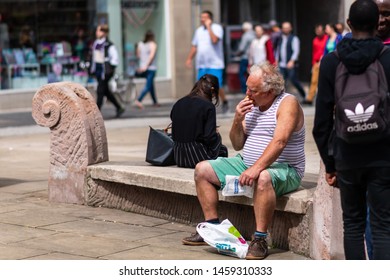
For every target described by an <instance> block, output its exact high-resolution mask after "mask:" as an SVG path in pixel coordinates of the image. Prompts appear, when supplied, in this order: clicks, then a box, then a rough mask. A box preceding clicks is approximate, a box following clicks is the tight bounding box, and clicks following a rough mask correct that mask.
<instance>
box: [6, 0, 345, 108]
mask: <svg viewBox="0 0 390 280" xmlns="http://www.w3.org/2000/svg"><path fill="white" fill-rule="evenodd" d="M352 2H353V1H352V0H336V1H326V0H318V1H309V0H304V1H297V0H276V1H274V0H260V1H259V0H240V1H238V0H67V1H62V0H50V1H49V0H2V1H0V49H1V66H0V67H1V68H0V72H1V89H0V96H1V95H2V94H4V93H9V94H12V93H16V92H20V91H25V92H28V91H30V92H35V91H36V89H37V88H38V87H40V86H41V85H43V84H45V83H47V82H53V81H57V80H58V81H59V80H73V81H75V82H80V83H87V79H88V76H87V74H86V70H85V69H84V68H83V67H82V66H83V64H82V63H80V62H83V61H87V60H88V55H89V52H88V51H89V47H90V45H91V42H93V39H94V34H95V28H96V26H97V24H99V23H108V24H109V26H110V35H109V36H110V40H111V41H113V42H114V44H115V45H116V46H117V49H118V51H119V55H120V58H121V59H120V65H119V66H118V68H117V72H118V73H120V74H123V75H133V74H134V71H135V68H136V62H137V60H136V58H135V48H136V44H137V43H138V42H139V41H141V40H143V36H144V34H145V32H146V31H147V30H152V31H153V32H154V33H155V34H156V40H157V44H158V54H157V64H158V71H157V77H156V86H157V94H159V96H161V97H172V98H178V97H181V96H184V95H186V94H187V93H188V92H189V90H190V89H191V87H192V85H193V83H194V77H195V74H194V69H188V68H187V67H186V66H185V60H186V57H187V55H188V52H189V49H190V46H191V39H192V36H193V32H194V30H195V29H196V28H197V27H198V25H199V15H200V12H201V11H202V10H210V11H212V12H213V13H214V17H215V21H216V22H219V23H221V24H222V25H223V27H224V28H225V31H226V30H230V29H229V27H232V26H235V27H239V26H240V25H241V23H242V22H243V21H251V22H253V23H264V24H266V23H268V22H269V21H270V20H271V19H274V20H276V21H278V22H283V21H291V22H292V24H293V26H294V32H295V33H296V34H297V35H298V36H299V37H300V39H301V56H300V65H301V72H300V74H301V79H303V80H308V79H309V76H310V61H311V58H310V57H311V40H312V39H313V37H314V31H313V29H314V25H315V24H316V23H323V24H325V23H330V22H339V21H342V22H345V18H346V16H345V11H347V10H348V8H349V6H350V4H351V3H352ZM230 36H231V34H229V32H225V39H226V40H227V39H228V38H229V37H230ZM231 48H234V46H232V45H228V44H226V45H225V55H226V54H227V53H230V52H229V50H230V49H231ZM226 56H227V55H226ZM226 62H227V64H229V62H230V57H226ZM227 66H228V65H227ZM226 78H227V79H229V78H230V77H229V76H228V74H227V75H226ZM137 83H140V84H142V83H143V80H142V79H139V80H137ZM0 106H1V105H0Z"/></svg>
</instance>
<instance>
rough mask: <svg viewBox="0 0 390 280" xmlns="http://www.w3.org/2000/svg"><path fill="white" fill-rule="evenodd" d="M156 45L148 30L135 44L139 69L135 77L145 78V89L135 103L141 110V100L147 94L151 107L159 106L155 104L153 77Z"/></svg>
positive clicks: (154, 73) (151, 33)
mask: <svg viewBox="0 0 390 280" xmlns="http://www.w3.org/2000/svg"><path fill="white" fill-rule="evenodd" d="M156 55H157V43H156V40H155V36H154V33H153V31H151V30H148V31H147V32H146V33H145V37H144V40H143V41H141V42H139V43H138V44H137V57H138V59H139V68H138V69H137V70H136V76H137V77H144V78H146V83H145V87H144V88H143V90H142V91H141V94H140V96H139V97H138V99H137V100H136V101H135V105H136V106H137V107H138V108H139V109H143V108H144V106H143V105H142V103H141V102H142V100H143V99H144V97H145V96H146V94H147V93H148V92H150V96H151V97H152V100H153V106H155V107H158V106H160V104H159V103H158V102H157V97H156V92H155V86H154V77H155V76H156V71H157V63H156V60H157V59H156Z"/></svg>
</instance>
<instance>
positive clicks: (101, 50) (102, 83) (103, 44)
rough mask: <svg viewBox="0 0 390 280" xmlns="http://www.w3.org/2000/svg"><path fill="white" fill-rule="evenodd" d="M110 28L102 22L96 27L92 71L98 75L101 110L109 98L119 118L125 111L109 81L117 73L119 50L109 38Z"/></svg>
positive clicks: (98, 104)
mask: <svg viewBox="0 0 390 280" xmlns="http://www.w3.org/2000/svg"><path fill="white" fill-rule="evenodd" d="M108 32H109V28H108V25H107V24H100V25H98V27H97V28H96V40H95V42H94V43H93V45H92V61H91V70H90V71H91V73H92V74H93V75H94V76H95V77H96V79H97V82H98V86H97V90H96V91H97V100H96V103H97V106H98V107H99V110H101V108H102V106H103V99H104V97H105V96H106V97H107V99H108V100H109V101H110V102H111V103H112V104H113V105H114V106H115V108H116V117H117V118H119V117H120V116H121V115H122V114H123V113H124V111H125V109H124V108H123V107H122V105H121V104H120V103H119V101H118V100H117V99H116V98H115V96H114V95H113V94H112V92H111V91H110V88H109V86H108V83H109V81H110V79H111V78H112V77H113V76H114V74H115V68H116V66H117V65H118V63H119V60H118V59H119V58H118V51H117V50H116V48H115V45H114V44H113V43H112V42H111V41H110V40H108V37H107V36H108Z"/></svg>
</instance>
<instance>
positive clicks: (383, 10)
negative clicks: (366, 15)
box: [376, 0, 390, 40]
mask: <svg viewBox="0 0 390 280" xmlns="http://www.w3.org/2000/svg"><path fill="white" fill-rule="evenodd" d="M376 4H377V5H378V9H379V24H378V36H379V37H380V38H381V39H383V40H384V39H387V38H389V37H390V0H376Z"/></svg>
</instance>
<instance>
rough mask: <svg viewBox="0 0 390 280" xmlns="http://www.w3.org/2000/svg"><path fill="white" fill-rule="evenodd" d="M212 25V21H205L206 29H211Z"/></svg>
mask: <svg viewBox="0 0 390 280" xmlns="http://www.w3.org/2000/svg"><path fill="white" fill-rule="evenodd" d="M212 23H213V21H212V20H211V19H206V20H205V21H204V26H206V28H207V29H209V28H210V26H211V24H212Z"/></svg>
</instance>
